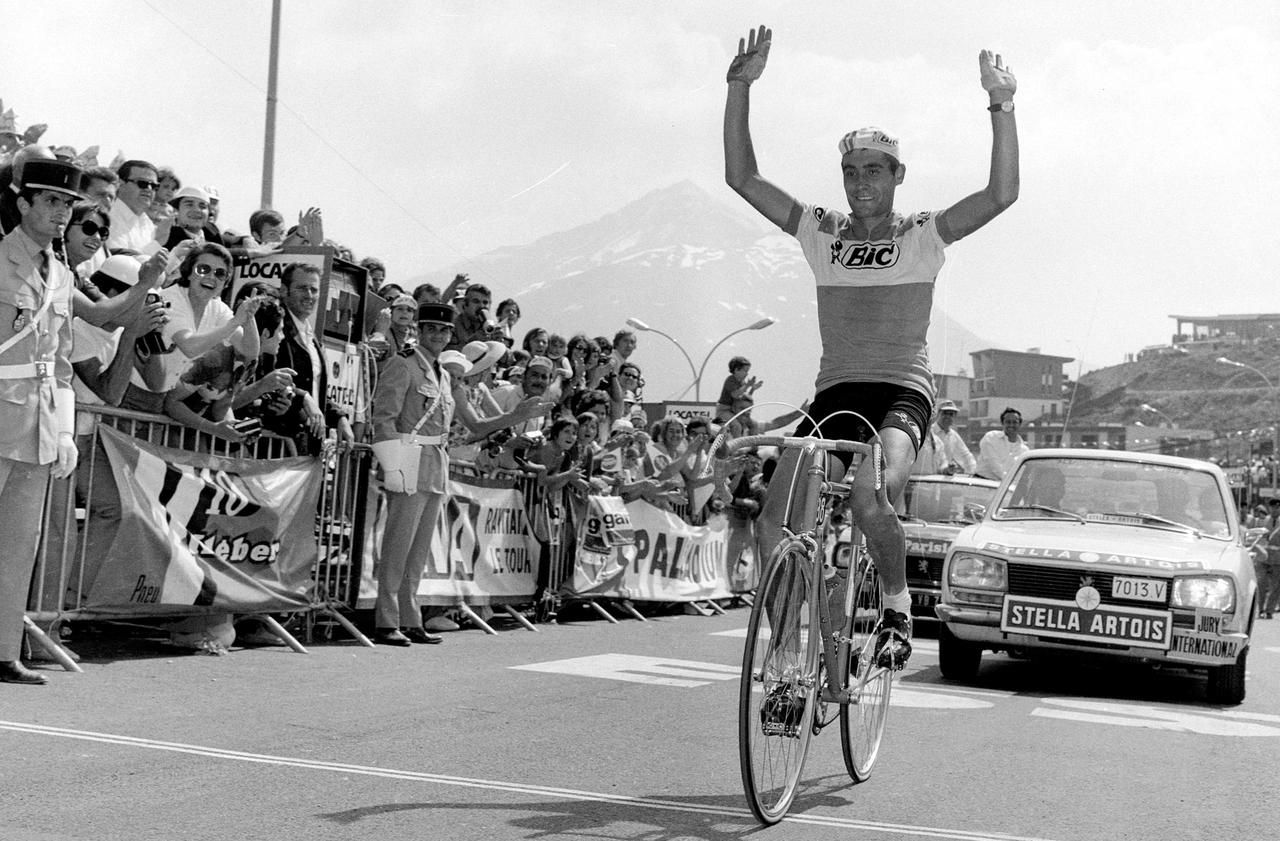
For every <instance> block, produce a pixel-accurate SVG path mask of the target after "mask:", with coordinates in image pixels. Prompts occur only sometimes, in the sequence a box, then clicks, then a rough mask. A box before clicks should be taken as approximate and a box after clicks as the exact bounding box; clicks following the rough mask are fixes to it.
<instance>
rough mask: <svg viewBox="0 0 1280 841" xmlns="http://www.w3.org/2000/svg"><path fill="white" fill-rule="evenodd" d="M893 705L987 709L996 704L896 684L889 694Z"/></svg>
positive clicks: (922, 707)
mask: <svg viewBox="0 0 1280 841" xmlns="http://www.w3.org/2000/svg"><path fill="white" fill-rule="evenodd" d="M889 706H891V707H914V708H916V709H930V710H985V709H989V708H990V707H993V706H995V705H994V704H992V703H991V702H990V701H982V700H979V699H978V698H966V697H964V696H963V695H952V694H950V693H943V692H924V691H921V690H919V689H903V688H902V686H901V685H897V684H895V685H894V687H893V694H892V695H890V696H889Z"/></svg>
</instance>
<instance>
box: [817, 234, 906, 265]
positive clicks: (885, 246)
mask: <svg viewBox="0 0 1280 841" xmlns="http://www.w3.org/2000/svg"><path fill="white" fill-rule="evenodd" d="M899 253H900V252H899V250H898V243H897V241H896V240H891V241H889V242H850V243H846V242H845V241H844V240H839V239H838V240H836V241H835V242H833V243H831V262H833V263H837V264H839V265H841V266H844V267H845V268H846V269H887V268H890V267H891V266H893V265H894V264H895V263H897V262H898V254H899Z"/></svg>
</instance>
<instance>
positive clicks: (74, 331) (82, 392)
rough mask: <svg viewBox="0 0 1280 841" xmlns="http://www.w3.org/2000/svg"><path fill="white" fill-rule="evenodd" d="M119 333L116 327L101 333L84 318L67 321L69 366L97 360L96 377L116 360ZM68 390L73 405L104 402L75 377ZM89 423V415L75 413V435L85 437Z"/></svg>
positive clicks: (91, 418)
mask: <svg viewBox="0 0 1280 841" xmlns="http://www.w3.org/2000/svg"><path fill="white" fill-rule="evenodd" d="M123 333H124V328H123V327H117V328H116V329H115V331H114V332H112V331H107V330H103V329H102V328H101V327H94V326H93V325H92V324H90V323H89V322H87V321H85V320H84V319H81V318H76V319H73V320H72V322H71V336H72V345H71V364H72V365H73V366H74V365H75V364H76V363H77V362H88V361H90V360H97V362H98V374H99V375H102V374H104V373H106V370H107V368H109V367H110V366H111V363H112V361H113V360H114V359H115V358H116V351H117V349H118V348H119V345H120V336H121V335H123ZM125 352H126V353H132V352H133V348H126V349H125ZM71 388H72V389H74V390H75V393H76V402H77V403H79V404H81V405H84V406H101V405H103V403H104V401H103V399H102V398H101V397H99V396H98V395H97V394H96V393H95V392H94V390H93V389H91V388H89V386H88V385H86V384H85V382H84V381H83V380H81V379H80V377H78V376H77V377H76V378H75V379H73V380H72V381H71ZM93 421H94V419H93V417H92V416H90V415H87V414H84V413H80V412H77V413H76V434H77V435H88V434H89V433H90V432H93Z"/></svg>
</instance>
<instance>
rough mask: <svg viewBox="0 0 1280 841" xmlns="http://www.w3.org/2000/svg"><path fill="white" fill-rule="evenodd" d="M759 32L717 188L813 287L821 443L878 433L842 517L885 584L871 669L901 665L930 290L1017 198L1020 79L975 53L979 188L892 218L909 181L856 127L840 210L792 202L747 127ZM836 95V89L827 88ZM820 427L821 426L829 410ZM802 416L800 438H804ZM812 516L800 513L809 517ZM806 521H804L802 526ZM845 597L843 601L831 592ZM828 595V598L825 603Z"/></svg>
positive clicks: (765, 44) (729, 113)
mask: <svg viewBox="0 0 1280 841" xmlns="http://www.w3.org/2000/svg"><path fill="white" fill-rule="evenodd" d="M771 41H772V33H771V31H770V30H768V29H766V28H765V27H763V26H761V27H760V28H759V30H758V31H754V32H751V33H750V34H749V36H748V37H747V38H744V39H741V40H740V41H739V42H738V54H737V56H736V57H735V58H734V59H733V62H732V63H731V64H730V65H729V72H728V77H727V78H728V87H729V91H728V98H727V101H726V103H725V111H724V158H725V181H727V182H728V184H729V186H730V187H732V188H733V189H734V191H735V192H737V193H738V194H739V195H741V196H742V197H743V198H744V199H746V200H747V202H748V203H749V204H750V205H751V206H752V207H754V208H755V209H756V210H758V211H759V212H760V213H761V214H763V215H764V217H765V218H766V219H768V220H769V221H770V222H772V223H774V224H775V225H777V226H778V227H780V228H782V230H784V231H786V232H787V233H788V234H790V235H792V236H794V237H795V238H796V239H797V240H799V242H800V245H801V247H802V248H803V250H804V255H805V258H806V259H807V260H808V262H809V266H810V268H811V269H812V270H813V273H814V277H815V280H816V281H817V298H818V329H819V333H820V335H821V338H822V360H821V362H820V364H819V369H818V377H817V382H816V384H815V389H816V395H815V397H814V398H813V405H812V407H811V408H810V410H809V413H810V415H811V416H812V417H813V418H814V420H816V421H817V423H818V424H819V426H820V431H821V434H822V437H824V438H842V439H850V440H865V439H866V437H867V436H868V434H869V430H867V429H866V428H865V426H864V425H863V424H862V423H861V422H860V421H858V420H857V419H855V418H853V417H852V416H850V415H848V414H836V413H838V412H840V411H842V410H851V411H854V412H857V413H858V414H860V415H862V416H863V417H865V418H866V419H867V420H868V422H869V423H871V424H872V425H873V426H874V427H875V428H876V430H877V431H878V432H879V434H880V439H881V442H882V444H883V446H884V454H885V473H884V478H885V490H883V491H882V492H880V493H877V492H876V491H875V489H874V475H873V474H874V471H872V470H863V471H859V472H858V474H857V475H856V477H855V479H854V486H853V493H852V499H851V508H852V511H851V513H852V516H853V519H854V521H855V522H856V523H857V525H858V527H859V528H860V529H861V530H862V532H863V534H864V535H866V540H867V548H868V549H869V550H870V552H871V555H872V557H873V558H874V559H875V562H876V565H877V567H878V569H879V571H880V575H881V578H882V581H883V596H884V615H883V617H882V628H883V632H884V635H883V642H882V647H881V649H880V654H879V657H878V659H879V661H880V664H881V665H882V666H883V667H885V668H901V667H902V665H903V664H904V663H905V662H906V660H907V658H908V657H909V656H910V654H911V595H910V594H909V593H908V592H907V583H906V570H905V566H906V554H905V545H904V540H903V532H902V526H901V525H900V524H899V522H898V517H897V515H896V514H895V513H894V509H893V502H892V501H893V500H896V499H897V497H898V495H899V494H900V493H901V492H902V489H903V487H904V485H905V484H906V480H907V476H908V474H909V473H910V472H911V465H912V463H913V462H914V461H915V458H916V453H917V451H918V450H919V448H920V442H921V437H922V431H923V430H926V429H928V426H929V419H930V417H931V416H932V414H933V401H934V398H935V395H936V393H935V390H934V385H933V375H932V373H931V371H930V368H929V357H928V349H927V346H926V338H925V334H926V332H927V331H928V328H929V311H930V308H931V306H932V303H933V285H934V281H935V279H936V278H937V275H938V272H939V270H940V269H941V268H942V263H943V260H944V255H943V249H944V248H945V247H946V246H948V245H950V244H951V243H953V242H955V241H956V240H958V239H960V238H962V237H965V236H968V235H969V234H971V233H973V232H974V231H976V230H978V229H979V228H981V227H982V226H983V225H985V224H987V223H988V222H990V221H991V220H992V219H994V218H995V217H996V216H997V215H999V214H1000V213H1001V211H1003V210H1005V209H1006V208H1007V207H1009V206H1010V205H1011V204H1013V202H1014V201H1015V200H1016V199H1017V198H1018V136H1017V128H1016V125H1015V123H1014V117H1013V94H1014V92H1015V91H1016V90H1017V81H1016V80H1015V79H1014V77H1013V74H1012V73H1011V72H1010V71H1009V69H1008V68H1007V67H1005V66H1004V64H1003V62H1002V61H1001V58H1000V56H998V55H994V54H992V53H990V52H987V51H986V50H983V51H982V52H981V53H980V54H979V56H978V67H979V71H980V76H981V81H982V87H983V88H984V89H985V90H986V91H987V93H988V95H989V99H990V107H989V109H988V110H989V111H990V112H991V130H992V143H991V172H990V175H989V176H988V180H987V186H986V187H984V188H983V189H982V190H979V191H978V192H976V193H974V194H972V195H970V196H968V197H966V198H963V199H961V200H960V201H959V202H957V203H956V204H954V205H952V206H951V207H948V208H947V209H946V210H943V211H940V212H937V213H932V212H923V213H913V214H910V215H905V216H904V215H902V214H899V213H897V212H895V211H894V208H893V196H894V190H895V189H896V188H897V186H898V185H899V184H901V183H902V181H903V178H904V177H905V175H906V166H905V165H904V163H903V158H902V153H901V150H900V148H899V143H898V140H897V138H895V137H893V136H892V135H890V134H888V133H887V132H885V131H882V130H881V129H878V128H863V129H858V130H857V131H852V132H850V133H848V134H846V135H845V136H844V137H843V138H841V140H840V142H839V144H838V145H839V149H840V155H841V157H840V168H841V172H842V173H843V177H844V191H845V197H846V199H847V200H848V203H849V211H848V212H847V213H845V212H843V211H840V210H836V209H833V208H824V207H819V206H815V205H809V204H802V203H800V202H798V201H796V199H794V198H792V197H791V196H790V195H789V194H788V193H786V192H785V191H784V190H782V189H780V188H779V187H777V186H776V185H774V184H773V183H771V182H770V181H768V180H766V179H765V178H764V177H762V176H761V175H760V170H759V168H758V167H757V165H756V156H755V149H754V147H753V146H752V142H751V131H750V127H749V124H748V113H749V105H750V91H751V83H752V82H754V81H755V80H756V79H758V78H760V75H761V73H763V72H764V67H765V63H766V61H767V60H768V57H769V47H770V44H771ZM831 87H832V90H833V92H835V93H840V92H843V90H844V89H845V88H846V86H845V85H844V84H843V83H841V81H840V80H831ZM830 415H833V417H831V419H830V422H825V419H826V418H827V417H828V416H830ZM813 431H814V429H813V425H812V424H811V423H810V422H809V421H808V420H805V421H802V422H801V425H800V428H799V429H798V430H797V431H796V434H797V435H800V436H804V435H809V434H812V433H813ZM797 459H798V455H797V451H796V450H794V449H788V450H786V451H784V455H783V460H782V461H781V462H780V463H779V464H778V468H777V470H776V471H775V477H783V478H782V480H781V481H775V483H774V486H775V487H778V488H785V487H786V485H787V482H786V477H790V476H792V475H793V473H794V470H795V468H796V466H797ZM785 497H786V494H785V493H773V494H769V496H768V498H767V499H766V502H765V507H764V509H763V510H762V512H761V516H760V519H759V520H758V521H757V528H758V529H759V531H758V534H759V540H760V549H761V554H760V555H759V557H765V558H767V557H769V556H770V554H771V553H772V550H773V547H774V546H776V545H777V544H778V543H779V542H780V540H781V538H782V530H781V524H782V523H783V522H785V521H786V513H787V512H786V511H785V510H783V509H784V508H785V506H786V500H785ZM810 516H811V515H810ZM808 519H809V518H805V519H804V520H802V521H808ZM839 596H840V597H841V598H842V597H843V593H841V594H839ZM833 598H834V597H833Z"/></svg>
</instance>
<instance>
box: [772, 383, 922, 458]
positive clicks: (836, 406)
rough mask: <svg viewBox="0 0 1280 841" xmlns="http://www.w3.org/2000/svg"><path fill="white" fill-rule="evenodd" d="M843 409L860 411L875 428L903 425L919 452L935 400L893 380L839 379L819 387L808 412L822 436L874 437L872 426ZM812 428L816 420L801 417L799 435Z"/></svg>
mask: <svg viewBox="0 0 1280 841" xmlns="http://www.w3.org/2000/svg"><path fill="white" fill-rule="evenodd" d="M842 410H843V411H853V412H857V413H858V414H860V415H862V416H863V417H865V418H866V419H867V420H868V421H869V422H870V423H871V426H872V428H874V429H876V430H881V429H888V428H890V427H892V428H894V429H901V430H902V431H903V432H905V433H907V435H909V436H910V437H911V443H912V445H913V446H914V447H915V450H916V452H917V453H918V452H920V443H921V440H922V438H923V434H922V430H924V429H927V428H928V427H929V420H930V418H932V417H933V404H932V403H931V402H930V401H929V398H928V397H926V396H925V395H924V394H923V393H921V392H919V391H916V390H915V389H914V388H907V387H906V386H901V385H892V384H890V383H837V384H835V385H833V386H830V387H829V388H824V389H823V390H822V391H819V392H818V394H817V396H815V397H814V398H813V403H812V405H811V406H810V407H809V414H810V415H811V416H812V417H813V419H814V420H815V421H817V422H818V428H819V430H820V431H821V432H822V437H823V438H839V439H843V440H846V441H863V442H865V441H867V440H868V439H870V438H871V429H868V428H867V425H866V424H864V423H863V422H862V421H861V420H859V419H858V418H855V417H854V416H853V415H848V414H841V415H837V414H835V413H836V412H840V411H842ZM828 418H829V419H828ZM812 432H813V424H811V423H809V419H808V418H802V419H801V421H800V426H798V427H797V428H796V435H797V436H800V437H803V436H805V435H810V434H812Z"/></svg>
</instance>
